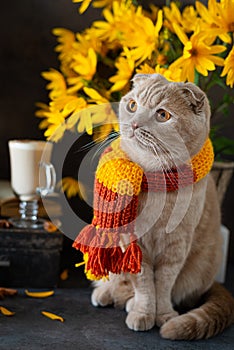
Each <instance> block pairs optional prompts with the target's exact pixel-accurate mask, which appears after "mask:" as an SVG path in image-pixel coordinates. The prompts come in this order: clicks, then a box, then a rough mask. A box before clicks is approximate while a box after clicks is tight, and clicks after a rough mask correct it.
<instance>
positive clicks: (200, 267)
mask: <svg viewBox="0 0 234 350" xmlns="http://www.w3.org/2000/svg"><path fill="white" fill-rule="evenodd" d="M119 123H120V136H121V141H120V142H121V148H122V149H123V151H125V153H126V154H127V156H128V157H129V158H130V159H131V160H132V161H133V162H135V163H137V164H139V165H140V166H141V167H142V168H143V170H144V171H145V172H152V171H158V170H162V169H170V168H171V167H173V166H175V165H176V166H177V165H180V164H181V163H183V162H184V161H187V160H188V156H189V157H190V159H191V158H192V157H193V156H194V155H196V154H197V153H198V152H199V151H200V149H201V148H202V146H203V144H204V142H205V140H206V139H207V138H208V135H209V131H210V106H209V102H208V99H207V97H206V95H205V93H204V92H203V91H202V90H201V89H200V88H198V87H197V86H196V85H194V84H193V83H177V82H169V81H167V80H166V79H165V78H164V77H163V76H161V75H159V74H136V75H135V76H134V78H133V88H132V90H131V91H130V92H128V93H127V94H126V95H125V96H124V97H123V98H122V99H121V101H120V107H119ZM191 189H192V190H191ZM178 192H180V193H179V194H180V199H179V203H178V195H179V194H178ZM162 203H163V205H161V204H162ZM158 207H160V210H157V208H158ZM173 208H175V209H176V210H175V212H174V214H173ZM141 212H144V215H140V214H139V216H138V218H137V221H136V227H135V230H136V234H137V236H138V237H139V240H138V244H139V245H140V246H141V250H142V253H143V260H142V269H141V272H140V273H139V274H136V275H134V274H130V273H123V274H120V275H117V274H116V275H115V274H110V276H109V280H108V281H103V280H100V281H95V282H94V290H93V292H92V296H91V301H92V304H93V305H94V306H106V305H110V304H114V305H115V306H116V307H122V308H124V307H125V309H126V311H127V318H126V324H127V326H128V327H129V328H130V329H132V330H135V331H145V330H149V329H151V328H152V327H154V326H155V325H157V326H158V327H160V334H161V336H162V337H163V338H168V339H173V340H175V339H200V338H209V337H211V336H214V335H216V334H218V333H220V332H221V331H222V330H223V329H224V328H226V327H228V326H229V325H231V324H232V323H233V322H234V299H233V298H232V296H231V294H230V293H229V292H228V291H227V290H226V289H225V288H224V287H223V286H221V285H220V284H218V283H217V282H215V276H216V274H217V270H218V268H219V265H220V261H221V246H222V240H221V234H220V222H221V219H220V208H219V203H218V199H217V193H216V189H215V185H214V182H213V179H212V177H211V175H210V174H208V175H206V176H205V177H204V178H202V179H201V180H200V181H198V182H196V183H194V184H193V186H192V187H191V186H188V187H186V188H183V189H182V190H180V191H174V192H169V193H166V197H165V192H157V193H153V192H148V193H141V194H140V197H139V213H141ZM178 216H179V219H178ZM152 222H153V224H152ZM181 308H182V310H186V311H187V312H186V313H180V314H179V312H178V310H180V312H181ZM189 310H190V311H189Z"/></svg>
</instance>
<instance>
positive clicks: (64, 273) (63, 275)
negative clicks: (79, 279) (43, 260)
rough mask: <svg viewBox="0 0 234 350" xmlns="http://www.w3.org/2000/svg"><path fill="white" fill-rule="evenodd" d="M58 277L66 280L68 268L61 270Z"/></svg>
mask: <svg viewBox="0 0 234 350" xmlns="http://www.w3.org/2000/svg"><path fill="white" fill-rule="evenodd" d="M60 279H61V280H62V281H66V280H67V279H68V269H65V270H63V272H62V273H61V274H60Z"/></svg>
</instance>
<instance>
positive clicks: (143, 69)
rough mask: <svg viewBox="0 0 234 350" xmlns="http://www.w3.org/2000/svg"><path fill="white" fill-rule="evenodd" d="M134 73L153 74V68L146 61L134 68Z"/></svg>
mask: <svg viewBox="0 0 234 350" xmlns="http://www.w3.org/2000/svg"><path fill="white" fill-rule="evenodd" d="M136 73H140V74H154V73H155V70H154V68H153V67H151V66H149V65H148V64H147V63H144V64H142V65H140V67H139V68H137V69H136Z"/></svg>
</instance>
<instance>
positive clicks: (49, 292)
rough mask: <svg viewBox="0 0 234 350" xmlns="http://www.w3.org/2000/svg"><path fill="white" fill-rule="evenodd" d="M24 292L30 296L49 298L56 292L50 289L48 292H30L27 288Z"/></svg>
mask: <svg viewBox="0 0 234 350" xmlns="http://www.w3.org/2000/svg"><path fill="white" fill-rule="evenodd" d="M24 292H25V294H26V295H27V296H28V297H32V298H47V297H50V296H51V295H53V294H54V291H53V290H48V291H46V292H29V291H28V290H27V289H25V291H24Z"/></svg>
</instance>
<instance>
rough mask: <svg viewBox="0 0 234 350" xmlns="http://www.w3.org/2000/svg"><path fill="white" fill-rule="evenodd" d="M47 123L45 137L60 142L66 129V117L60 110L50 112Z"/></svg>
mask: <svg viewBox="0 0 234 350" xmlns="http://www.w3.org/2000/svg"><path fill="white" fill-rule="evenodd" d="M47 123H48V127H47V130H46V131H45V133H44V135H45V137H46V138H47V140H50V141H54V142H58V141H59V140H60V139H61V138H62V137H63V135H64V132H65V130H66V124H65V118H64V117H63V116H62V114H61V113H59V112H57V113H52V112H48V115H47Z"/></svg>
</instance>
